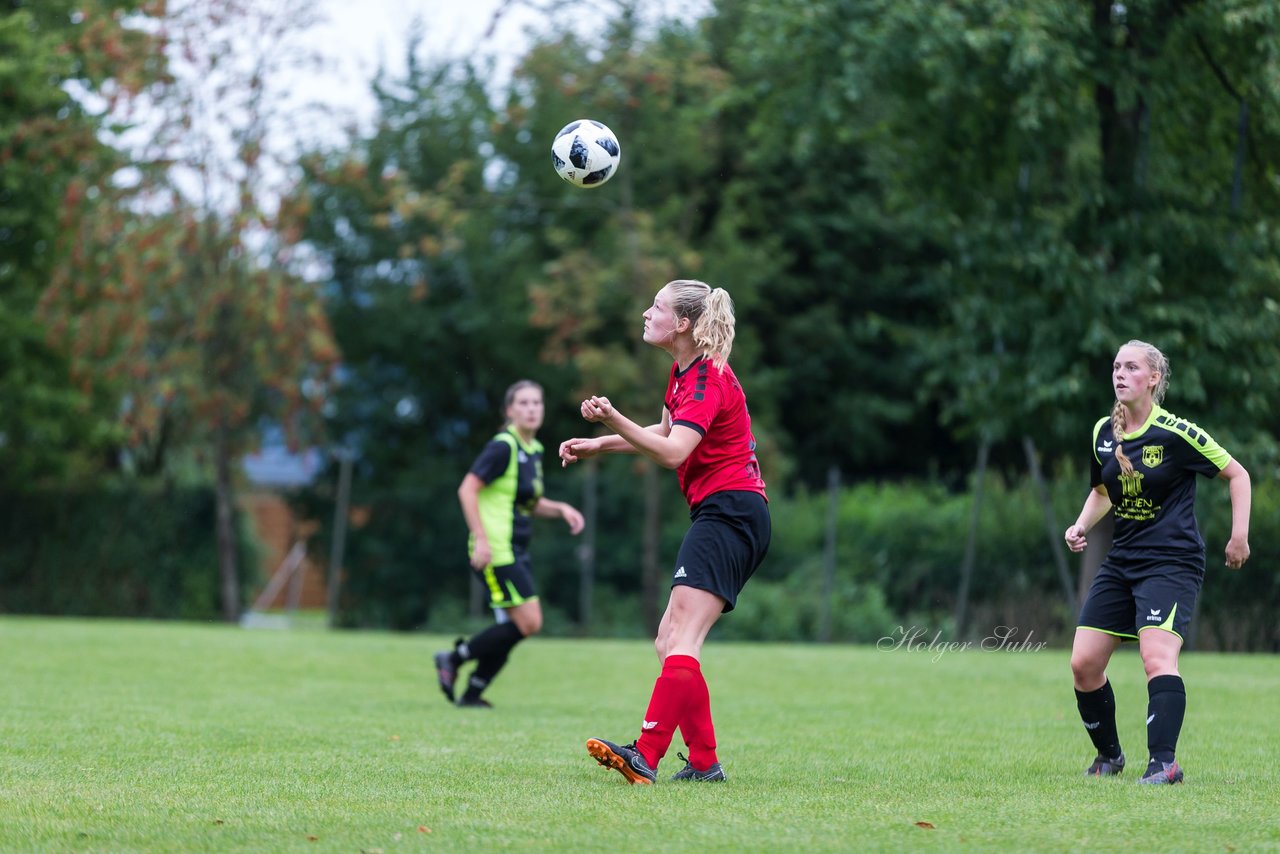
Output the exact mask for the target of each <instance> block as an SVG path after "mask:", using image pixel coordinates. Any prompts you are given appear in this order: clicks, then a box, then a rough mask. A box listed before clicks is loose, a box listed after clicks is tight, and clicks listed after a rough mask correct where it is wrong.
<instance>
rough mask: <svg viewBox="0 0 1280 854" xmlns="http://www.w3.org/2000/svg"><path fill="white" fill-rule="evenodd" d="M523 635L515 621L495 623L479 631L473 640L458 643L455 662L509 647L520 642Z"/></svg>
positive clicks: (469, 659) (482, 656)
mask: <svg viewBox="0 0 1280 854" xmlns="http://www.w3.org/2000/svg"><path fill="white" fill-rule="evenodd" d="M522 637H524V635H522V634H520V630H519V629H518V628H516V624H515V623H495V624H494V625H492V626H490V627H489V628H487V629H485V630H484V631H482V632H477V633H476V634H475V635H474V636H473V637H472V638H471V640H469V641H466V642H464V643H460V644H458V646H457V648H456V649H454V651H453V656H454V658H456V659H457V661H456V662H455V664H461V663H462V662H464V661H471V660H472V659H476V660H478V659H481V658H484V657H485V656H487V655H492V654H493V653H494V652H496V651H497V650H500V649H509V648H511V646H512V645H514V644H516V643H519V641H520V638H522ZM512 638H514V640H512Z"/></svg>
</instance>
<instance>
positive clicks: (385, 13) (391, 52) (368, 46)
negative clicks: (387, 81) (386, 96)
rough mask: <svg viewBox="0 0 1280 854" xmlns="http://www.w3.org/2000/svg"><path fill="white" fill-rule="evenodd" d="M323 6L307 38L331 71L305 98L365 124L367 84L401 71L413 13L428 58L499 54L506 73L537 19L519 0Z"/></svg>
mask: <svg viewBox="0 0 1280 854" xmlns="http://www.w3.org/2000/svg"><path fill="white" fill-rule="evenodd" d="M321 6H322V9H323V14H324V15H325V17H326V18H327V19H328V21H327V23H325V24H323V25H320V26H317V27H315V28H314V29H313V30H312V31H311V32H310V33H309V34H308V35H307V41H308V43H309V44H311V45H312V46H314V48H315V49H316V50H317V51H319V52H320V53H321V54H323V55H324V56H325V57H326V58H328V59H329V60H330V64H331V66H332V68H331V70H330V71H328V72H326V73H325V74H323V75H321V76H319V77H318V78H316V79H314V80H312V81H309V82H308V83H307V84H304V85H305V87H306V88H307V89H310V90H311V91H310V92H308V94H307V97H309V98H323V99H324V100H325V101H326V102H328V103H330V104H332V105H333V106H334V107H338V108H342V109H345V110H350V111H351V112H352V114H354V116H355V117H356V118H357V119H358V120H359V121H361V122H362V123H363V122H367V121H368V120H369V119H370V117H371V116H372V114H373V102H372V99H371V97H370V95H369V82H370V81H371V80H372V79H373V77H374V75H375V74H376V73H377V70H378V68H379V66H380V65H382V66H385V67H387V68H388V69H390V70H391V71H393V72H399V71H401V70H403V68H404V56H405V47H406V45H407V43H408V36H409V31H410V25H411V22H412V21H413V19H414V17H415V16H417V17H418V18H419V19H420V20H421V22H422V24H423V44H422V48H421V51H420V53H421V55H423V56H424V57H426V58H430V57H432V56H464V55H474V54H477V53H479V54H487V55H494V56H497V57H499V58H505V59H507V60H508V62H507V64H506V66H505V70H506V71H509V70H510V64H511V62H512V61H514V59H515V58H516V57H517V56H519V55H520V53H521V52H522V50H523V48H524V46H525V44H526V39H525V35H524V34H525V31H526V29H527V28H528V27H529V26H530V25H536V24H537V23H538V22H539V16H538V15H537V13H535V12H534V11H532V10H531V9H530V8H529V7H528V6H527V5H526V4H524V3H521V2H519V0H516V2H511V0H323V2H322V4H321ZM500 9H501V10H502V14H501V15H500V16H499V17H498V20H497V22H496V23H494V13H495V12H497V11H499V10H500ZM491 25H492V29H491V30H490V27H491ZM503 69H504V66H502V64H501V63H500V70H503Z"/></svg>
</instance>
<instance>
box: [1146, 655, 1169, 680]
mask: <svg viewBox="0 0 1280 854" xmlns="http://www.w3.org/2000/svg"><path fill="white" fill-rule="evenodd" d="M1142 669H1143V670H1145V671H1146V672H1147V678H1148V679H1154V678H1155V677H1157V676H1167V675H1169V674H1171V673H1177V672H1178V657H1177V656H1169V655H1165V654H1163V653H1152V654H1145V655H1143V656H1142Z"/></svg>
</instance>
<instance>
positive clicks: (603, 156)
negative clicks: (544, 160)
mask: <svg viewBox="0 0 1280 854" xmlns="http://www.w3.org/2000/svg"><path fill="white" fill-rule="evenodd" d="M621 161H622V148H621V147H620V146H619V145H618V138H617V137H616V136H614V135H613V131H611V130H609V129H608V128H607V127H605V126H604V125H602V124H600V122H595V121H592V120H591V119H578V120H577V121H576V122H569V124H567V125H565V126H564V127H563V128H561V129H560V132H559V133H558V134H556V138H555V139H554V140H553V141H552V143H551V164H552V165H553V166H555V167H556V172H557V173H558V174H559V175H560V177H561V178H563V179H565V180H566V181H568V182H569V183H570V184H573V185H574V186H575V187H599V186H600V185H601V184H603V183H604V182H605V181H608V180H609V179H610V178H612V177H613V175H614V173H615V172H617V171H618V164H619V163H620V162H621Z"/></svg>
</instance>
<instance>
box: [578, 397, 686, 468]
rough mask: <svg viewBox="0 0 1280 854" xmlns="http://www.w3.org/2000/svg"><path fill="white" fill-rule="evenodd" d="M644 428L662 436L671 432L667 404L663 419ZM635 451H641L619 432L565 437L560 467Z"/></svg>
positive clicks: (663, 411)
mask: <svg viewBox="0 0 1280 854" xmlns="http://www.w3.org/2000/svg"><path fill="white" fill-rule="evenodd" d="M584 403H585V401H584ZM584 416H585V413H584ZM588 420H590V419H588ZM644 429H645V430H648V431H649V432H651V433H657V434H659V435H661V436H666V435H668V434H670V433H671V415H670V413H668V412H667V408H666V407H665V406H664V407H663V408H662V420H661V421H660V422H658V423H657V424H650V425H649V426H648V427H645V428H644ZM635 453H639V452H638V451H637V450H636V449H635V446H633V445H632V444H631V443H630V442H628V441H627V440H626V439H624V438H622V437H621V436H619V435H617V434H614V435H612V436H597V437H595V438H592V439H584V438H574V439H565V440H564V441H563V442H561V443H560V467H561V468H565V467H566V466H568V465H569V463H576V462H578V461H579V460H585V459H588V458H590V457H595V456H599V455H600V454H635Z"/></svg>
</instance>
